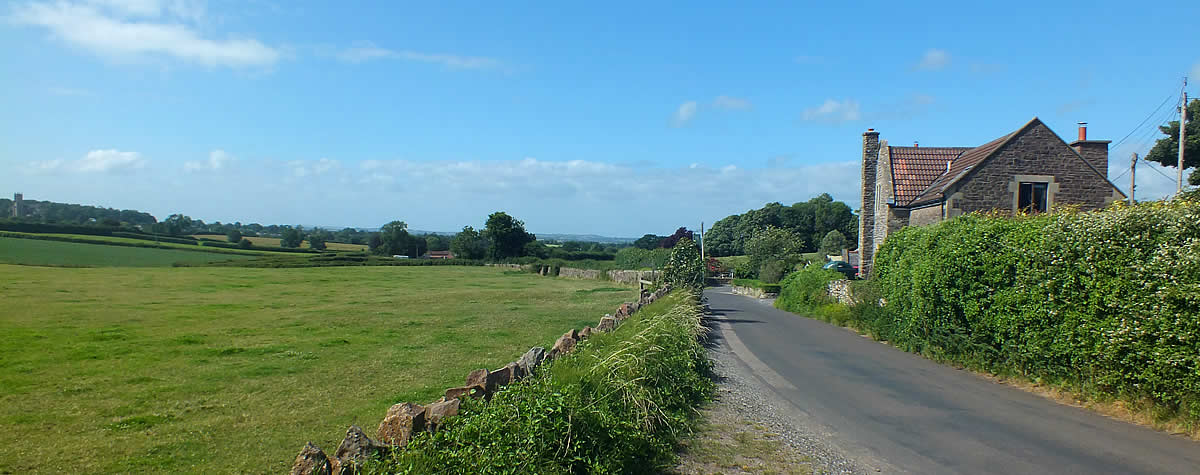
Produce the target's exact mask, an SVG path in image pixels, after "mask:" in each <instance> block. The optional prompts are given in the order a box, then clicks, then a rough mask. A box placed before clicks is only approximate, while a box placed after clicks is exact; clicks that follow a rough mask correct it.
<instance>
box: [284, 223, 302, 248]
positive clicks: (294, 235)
mask: <svg viewBox="0 0 1200 475" xmlns="http://www.w3.org/2000/svg"><path fill="white" fill-rule="evenodd" d="M301 242H304V229H303V228H301V227H300V226H296V227H294V228H293V227H291V226H288V227H287V228H284V230H283V233H282V234H280V235H279V247H290V248H296V247H300V243H301Z"/></svg>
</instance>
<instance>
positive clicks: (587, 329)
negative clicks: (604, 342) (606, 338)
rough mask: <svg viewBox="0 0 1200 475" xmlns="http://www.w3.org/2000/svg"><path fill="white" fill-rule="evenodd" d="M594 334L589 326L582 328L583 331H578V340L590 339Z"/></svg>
mask: <svg viewBox="0 0 1200 475" xmlns="http://www.w3.org/2000/svg"><path fill="white" fill-rule="evenodd" d="M594 332H595V330H592V327H591V326H586V327H583V330H579V339H580V340H586V339H588V338H591V336H592V333H594Z"/></svg>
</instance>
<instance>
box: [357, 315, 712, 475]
mask: <svg viewBox="0 0 1200 475" xmlns="http://www.w3.org/2000/svg"><path fill="white" fill-rule="evenodd" d="M700 316H701V315H700V312H699V311H698V309H697V305H696V300H695V298H694V297H693V296H691V295H690V294H687V293H685V292H677V293H675V294H673V295H671V296H669V297H667V298H665V299H663V300H661V301H659V302H656V303H655V304H653V305H650V306H648V307H646V308H644V309H642V310H641V311H640V312H638V313H636V314H634V316H633V317H631V318H630V319H629V320H626V321H625V322H624V323H623V324H622V325H621V326H620V327H618V328H617V329H616V330H615V331H613V332H610V333H600V334H595V335H594V336H592V337H591V338H589V339H588V340H585V341H584V342H582V343H580V346H579V348H578V349H576V350H575V351H574V352H572V353H570V354H568V355H567V356H565V357H562V358H560V359H558V360H555V361H554V362H553V363H550V364H547V365H545V366H543V367H542V369H541V371H539V372H538V373H537V374H536V375H535V376H533V377H531V378H529V379H527V380H525V381H522V382H521V383H519V384H514V385H511V386H509V387H508V388H506V389H505V390H504V391H501V392H499V393H497V394H496V395H495V396H494V397H493V398H492V400H491V401H490V402H482V401H469V402H466V403H464V405H463V407H462V409H461V411H460V413H459V415H458V416H457V417H454V418H451V419H449V422H448V423H447V424H446V425H445V426H444V427H443V429H442V430H439V431H438V432H437V433H436V434H433V435H428V434H420V435H418V436H417V437H416V438H415V439H414V440H413V441H412V442H410V443H409V445H408V447H407V448H406V449H405V450H402V451H397V452H395V453H393V455H392V458H390V459H388V460H385V461H384V462H383V463H381V464H378V465H375V466H368V467H367V469H368V472H370V473H464V474H465V473H660V472H661V471H662V470H664V469H666V468H668V467H670V466H671V465H672V464H673V462H674V460H675V447H676V445H677V443H678V441H679V439H680V438H681V437H683V436H686V435H687V433H688V430H689V428H690V427H691V424H692V419H693V416H694V414H695V408H696V407H697V406H698V405H699V404H701V403H702V402H704V401H705V400H707V399H708V398H709V397H711V393H712V390H713V383H712V381H711V379H710V378H709V377H708V375H709V373H710V370H711V368H710V363H709V361H708V359H707V357H706V356H705V352H704V348H703V346H701V345H700V342H699V337H700V335H701V334H702V332H703V327H702V326H701V325H700Z"/></svg>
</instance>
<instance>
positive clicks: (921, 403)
mask: <svg viewBox="0 0 1200 475" xmlns="http://www.w3.org/2000/svg"><path fill="white" fill-rule="evenodd" d="M705 295H706V296H707V297H708V304H709V307H711V309H712V312H713V319H714V320H717V321H718V322H719V325H718V326H719V328H721V330H722V331H721V332H720V335H719V338H720V339H722V340H723V342H722V344H725V345H729V349H730V350H731V351H732V352H733V354H734V355H735V356H736V357H737V359H738V361H740V362H741V363H742V364H743V365H744V366H743V369H744V370H746V371H748V372H750V373H752V374H753V376H754V377H756V378H759V379H760V380H761V381H762V382H763V383H765V385H766V386H768V387H770V389H771V390H772V391H773V392H774V393H775V394H774V395H772V396H778V397H777V398H776V399H778V400H782V401H786V403H785V404H786V405H788V406H790V407H787V408H785V409H787V410H790V411H795V417H796V418H797V420H799V419H803V420H805V421H806V423H808V424H816V425H818V426H819V427H821V428H822V430H823V433H824V435H825V436H826V437H828V438H830V439H832V440H830V443H832V444H833V445H835V446H837V447H839V448H840V449H841V450H842V451H844V452H846V454H847V455H848V456H850V457H852V458H854V459H856V460H857V461H859V462H860V463H862V464H863V465H865V466H867V467H871V468H873V469H875V470H877V471H879V472H882V473H1017V474H1043V473H1080V474H1095V473H1121V474H1134V473H1146V474H1152V473H1153V474H1159V473H1186V474H1200V443H1197V442H1194V441H1192V440H1189V439H1186V438H1183V437H1179V436H1173V435H1169V434H1164V433H1161V432H1156V431H1154V430H1151V429H1147V428H1144V427H1140V426H1136V425H1133V424H1129V423H1126V422H1121V421H1118V420H1115V419H1110V418H1107V417H1105V416H1102V415H1099V414H1096V413H1094V412H1090V411H1087V410H1085V409H1081V408H1076V407H1072V406H1067V405H1063V404H1059V403H1056V402H1054V401H1051V400H1048V399H1045V398H1042V397H1040V396H1037V395H1033V394H1030V393H1027V392H1024V391H1021V390H1019V389H1016V388H1012V387H1009V386H1005V385H1002V384H999V383H995V382H992V381H989V380H986V379H984V378H981V377H979V376H976V375H974V374H972V373H970V372H966V371H962V370H958V369H954V368H952V367H949V366H944V365H940V364H937V363H934V362H932V361H929V360H926V359H924V358H922V357H920V356H917V355H913V354H910V353H906V352H903V351H900V350H897V349H895V348H892V347H890V346H887V345H884V344H881V343H878V342H875V341H873V340H871V339H868V338H865V337H862V336H859V335H858V334H856V333H854V332H851V331H848V330H845V329H843V328H839V327H835V326H832V325H829V324H826V323H824V322H821V321H818V320H813V319H809V318H805V317H802V316H799V315H795V314H792V313H788V312H784V311H782V310H778V309H775V308H774V307H771V306H770V304H769V303H768V302H766V301H760V300H757V299H753V298H749V297H743V296H739V295H733V294H731V293H729V287H718V288H715V289H708V290H707V291H705Z"/></svg>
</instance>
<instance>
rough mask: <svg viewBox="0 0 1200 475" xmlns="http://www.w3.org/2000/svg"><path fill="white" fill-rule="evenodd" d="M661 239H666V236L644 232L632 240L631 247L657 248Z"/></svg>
mask: <svg viewBox="0 0 1200 475" xmlns="http://www.w3.org/2000/svg"><path fill="white" fill-rule="evenodd" d="M663 239H666V236H658V235H655V234H646V235H643V236H642V237H640V238H638V239H637V240H636V241H634V242H633V247H636V248H638V249H646V250H650V249H658V248H660V247H662V246H661V244H662V241H663Z"/></svg>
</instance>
